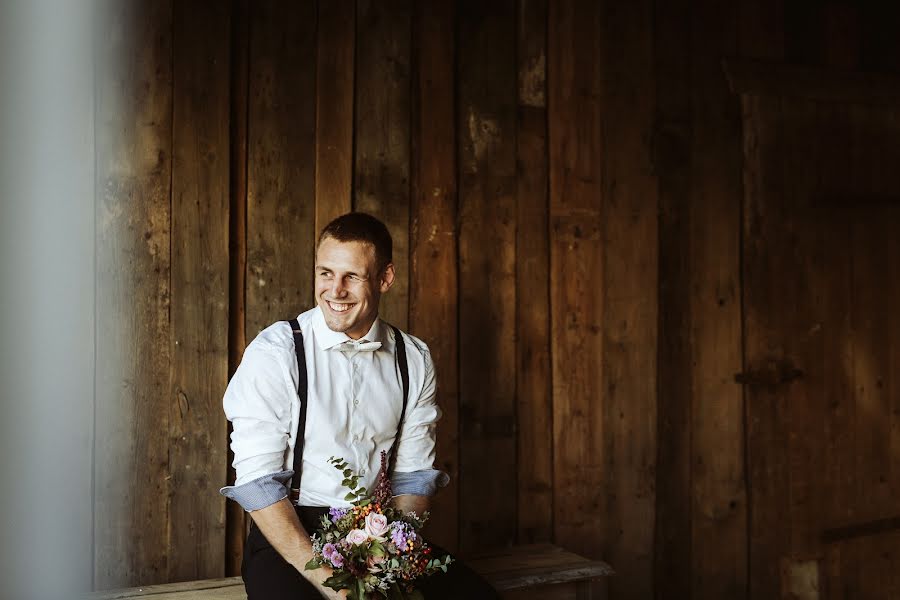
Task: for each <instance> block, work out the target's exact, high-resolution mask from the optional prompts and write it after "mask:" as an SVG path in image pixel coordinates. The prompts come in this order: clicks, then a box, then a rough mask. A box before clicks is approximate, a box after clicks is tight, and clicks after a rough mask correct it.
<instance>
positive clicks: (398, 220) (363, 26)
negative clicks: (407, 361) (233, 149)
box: [353, 0, 412, 330]
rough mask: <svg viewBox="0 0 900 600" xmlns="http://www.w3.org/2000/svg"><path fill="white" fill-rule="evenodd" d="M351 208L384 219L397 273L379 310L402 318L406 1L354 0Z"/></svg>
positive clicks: (391, 318)
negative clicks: (354, 134)
mask: <svg viewBox="0 0 900 600" xmlns="http://www.w3.org/2000/svg"><path fill="white" fill-rule="evenodd" d="M356 14H357V28H356V120H355V133H356V144H355V150H354V152H355V165H354V170H355V173H354V178H355V179H354V181H355V185H354V190H353V210H356V211H361V212H365V213H369V214H371V215H374V216H376V217H378V218H379V219H381V220H382V221H383V222H384V224H385V225H387V228H388V231H390V233H391V237H392V238H393V240H394V266H395V267H396V278H395V280H394V285H393V287H392V288H391V290H390V292H389V293H388V294H386V295H385V296H384V297H383V298H382V299H381V308H380V311H379V315H380V316H381V317H382V318H383V319H385V320H386V321H388V322H389V323H392V324H393V325H395V326H397V327H399V328H400V329H404V330H405V329H406V328H407V324H408V322H409V256H410V247H409V210H410V209H409V205H410V201H409V195H410V184H409V170H410V154H409V152H410V150H409V145H410V44H411V34H412V21H411V18H412V5H411V3H410V0H385V1H375V0H358V1H357V5H356Z"/></svg>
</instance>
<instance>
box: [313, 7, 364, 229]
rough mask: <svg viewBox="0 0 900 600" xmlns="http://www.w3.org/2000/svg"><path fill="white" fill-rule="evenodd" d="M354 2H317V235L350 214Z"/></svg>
mask: <svg viewBox="0 0 900 600" xmlns="http://www.w3.org/2000/svg"><path fill="white" fill-rule="evenodd" d="M355 37H356V6H355V3H354V1H353V0H337V1H334V0H333V1H328V2H319V19H318V40H317V53H316V65H317V67H316V227H315V232H316V235H318V233H319V232H320V231H322V229H323V228H324V227H325V225H327V224H328V223H329V222H331V220H332V219H335V218H336V217H339V216H341V215H343V214H345V213H348V212H350V209H351V187H352V185H353V68H354V50H355V48H356V42H355Z"/></svg>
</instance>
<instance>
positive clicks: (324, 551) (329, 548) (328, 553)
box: [322, 543, 337, 559]
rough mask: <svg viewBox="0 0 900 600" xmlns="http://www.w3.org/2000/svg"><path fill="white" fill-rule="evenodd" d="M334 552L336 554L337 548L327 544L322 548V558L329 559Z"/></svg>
mask: <svg viewBox="0 0 900 600" xmlns="http://www.w3.org/2000/svg"><path fill="white" fill-rule="evenodd" d="M335 552H337V548H335V547H334V544H331V543H328V544H325V545H324V546H322V556H324V557H325V558H327V559H331V557H332V556H334V554H335Z"/></svg>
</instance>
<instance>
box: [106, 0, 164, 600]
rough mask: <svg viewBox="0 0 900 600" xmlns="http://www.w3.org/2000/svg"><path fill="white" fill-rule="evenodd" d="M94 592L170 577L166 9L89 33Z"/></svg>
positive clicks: (133, 12)
mask: <svg viewBox="0 0 900 600" xmlns="http://www.w3.org/2000/svg"><path fill="white" fill-rule="evenodd" d="M98 27H99V28H100V33H99V34H98V37H97V39H98V40H102V42H99V43H101V45H102V49H103V50H102V57H103V58H104V61H103V62H102V63H101V64H100V65H98V70H97V92H96V102H97V104H96V152H97V154H96V157H95V160H96V168H97V174H96V177H97V196H98V197H97V202H96V207H97V212H96V229H97V246H96V253H97V254H96V256H97V263H96V269H97V278H96V286H97V295H96V302H97V305H96V315H97V330H96V352H97V360H96V369H97V370H96V416H95V432H96V440H97V443H96V452H95V459H94V460H95V463H94V515H95V519H94V548H93V552H94V586H95V587H96V588H100V589H102V588H108V587H113V586H123V585H135V584H138V583H155V582H161V581H165V580H166V578H167V576H168V569H167V564H168V547H167V541H168V539H167V538H168V517H169V515H168V513H167V504H168V495H169V490H170V483H169V479H168V476H169V462H168V449H167V444H168V439H169V437H168V419H169V407H170V394H169V376H170V364H171V352H170V346H169V344H170V331H171V329H170V325H169V301H170V288H169V275H170V264H171V262H170V252H169V246H170V222H171V212H170V200H171V187H170V178H171V161H172V154H171V152H172V138H171V132H172V11H171V2H166V1H156V2H149V3H144V4H141V5H140V6H137V5H132V4H128V5H124V4H120V3H113V4H111V5H110V6H109V10H108V11H106V12H105V13H104V19H103V20H102V22H101V23H99V24H98Z"/></svg>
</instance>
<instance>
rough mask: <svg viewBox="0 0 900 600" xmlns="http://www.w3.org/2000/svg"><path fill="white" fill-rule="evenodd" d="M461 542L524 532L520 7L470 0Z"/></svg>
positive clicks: (463, 23)
mask: <svg viewBox="0 0 900 600" xmlns="http://www.w3.org/2000/svg"><path fill="white" fill-rule="evenodd" d="M458 7H459V11H458V18H459V25H458V27H459V39H461V40H465V43H464V44H462V45H460V47H459V51H458V60H459V65H458V74H459V81H458V86H459V88H458V96H457V97H458V101H459V106H458V109H457V114H458V115H459V119H458V122H457V127H458V130H457V131H458V135H459V159H458V160H459V181H458V185H459V223H460V230H459V292H460V294H459V295H460V306H459V328H460V329H459V332H460V350H461V356H460V470H461V472H462V473H464V474H465V479H464V480H463V481H462V482H461V486H460V494H461V496H460V519H461V523H462V527H461V531H460V547H461V548H462V549H463V550H464V551H465V550H472V549H476V548H483V547H490V546H502V545H507V544H510V543H512V541H513V540H514V539H515V531H516V515H515V508H514V507H515V506H516V488H517V478H516V472H515V469H514V468H511V467H512V465H515V460H516V459H515V457H516V432H515V393H516V389H515V385H516V349H515V327H516V315H515V312H516V310H515V307H516V302H515V293H516V281H515V276H516V271H515V270H516V264H515V263H516V254H515V235H516V234H515V228H516V206H515V185H516V158H515V135H516V133H515V131H516V61H515V3H514V2H513V1H512V0H504V1H502V2H492V3H482V2H477V1H474V0H471V1H470V0H467V1H465V2H460V3H459V5H458Z"/></svg>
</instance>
